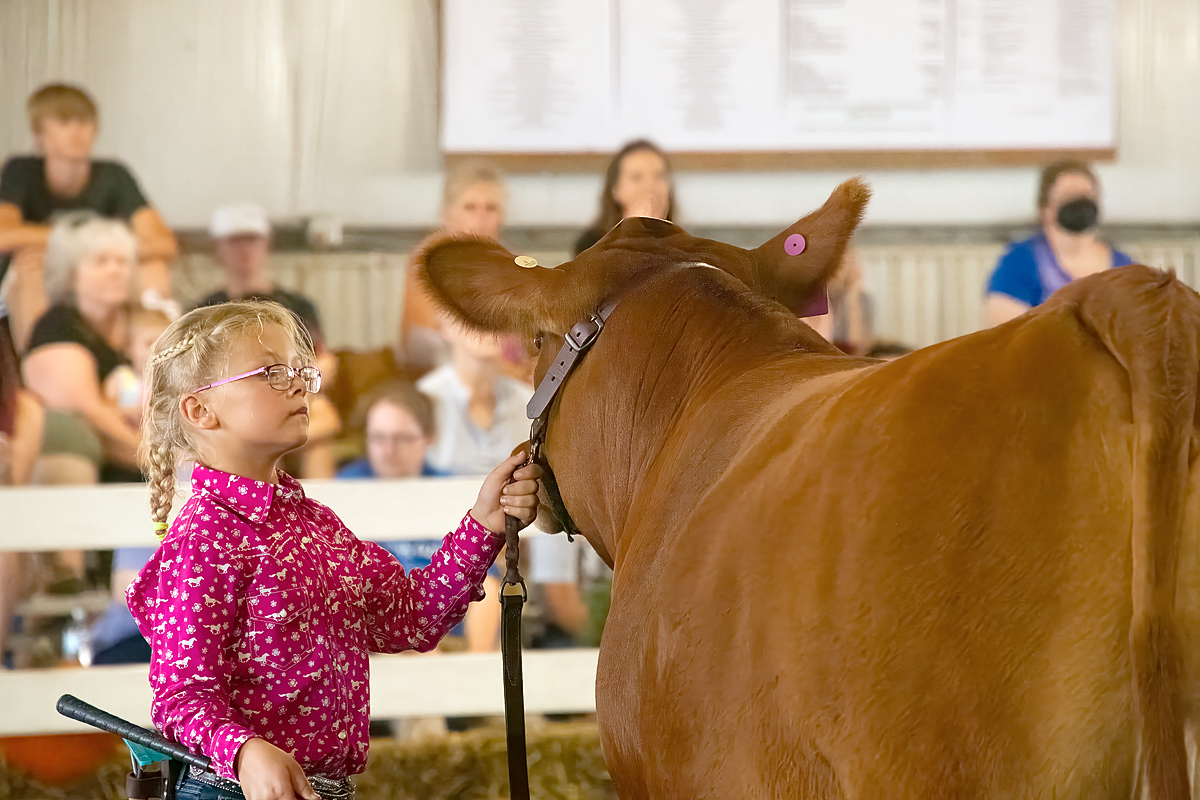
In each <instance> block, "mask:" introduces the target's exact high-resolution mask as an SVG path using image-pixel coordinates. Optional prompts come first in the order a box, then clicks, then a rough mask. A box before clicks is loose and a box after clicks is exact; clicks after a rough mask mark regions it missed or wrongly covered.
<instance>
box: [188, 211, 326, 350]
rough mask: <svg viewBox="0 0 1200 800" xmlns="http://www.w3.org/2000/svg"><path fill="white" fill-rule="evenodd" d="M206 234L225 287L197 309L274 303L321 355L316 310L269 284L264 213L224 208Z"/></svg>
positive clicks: (321, 339) (299, 296)
mask: <svg viewBox="0 0 1200 800" xmlns="http://www.w3.org/2000/svg"><path fill="white" fill-rule="evenodd" d="M208 232H209V235H210V236H212V239H213V248H214V251H215V253H216V256H217V260H218V261H220V262H221V266H222V267H224V268H225V286H224V287H223V288H221V289H218V290H217V291H215V292H213V293H212V294H210V295H209V296H208V297H205V298H204V299H203V300H201V301H200V302H199V303H198V304H197V305H200V306H214V305H216V304H218V303H225V302H228V301H229V300H250V299H257V300H274V301H275V302H276V303H279V304H280V305H281V306H283V307H284V308H286V309H288V310H289V311H291V312H292V313H293V314H295V315H296V316H298V317H299V318H300V320H301V322H303V323H304V326H305V327H306V328H308V332H309V334H310V335H311V336H312V338H313V343H314V344H315V345H316V346H317V352H318V353H320V351H321V348H322V346H323V344H324V339H325V337H324V335H323V334H322V332H321V319H320V316H319V315H318V313H317V307H316V306H315V305H314V304H313V302H312V301H311V300H309V299H308V298H307V297H305V296H304V295H302V294H298V293H296V292H289V291H288V290H287V289H284V288H282V287H280V286H277V285H275V282H274V281H272V280H271V266H270V258H269V256H270V253H271V221H270V220H269V219H268V218H267V210H266V209H265V208H263V207H262V206H259V205H255V204H253V203H230V204H228V205H223V206H221V207H220V208H218V209H217V210H216V211H214V212H213V215H212V224H211V225H210V226H209V229H208Z"/></svg>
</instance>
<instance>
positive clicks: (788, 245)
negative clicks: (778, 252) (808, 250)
mask: <svg viewBox="0 0 1200 800" xmlns="http://www.w3.org/2000/svg"><path fill="white" fill-rule="evenodd" d="M807 246H808V242H806V241H805V240H804V237H803V236H802V235H800V234H798V233H793V234H792V235H791V236H789V237H787V238H786V239H784V240H783V252H785V253H787V254H788V255H789V256H798V255H800V254H801V253H803V252H804V248H805V247H807Z"/></svg>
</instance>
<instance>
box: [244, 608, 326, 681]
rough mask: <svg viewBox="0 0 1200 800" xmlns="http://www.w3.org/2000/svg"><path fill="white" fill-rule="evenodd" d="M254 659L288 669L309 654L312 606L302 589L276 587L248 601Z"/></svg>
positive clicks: (251, 648)
mask: <svg viewBox="0 0 1200 800" xmlns="http://www.w3.org/2000/svg"><path fill="white" fill-rule="evenodd" d="M247 607H248V608H249V611H250V639H251V642H252V643H251V646H250V650H251V652H252V653H253V654H254V659H255V660H256V661H262V662H263V663H266V664H269V665H271V666H273V667H275V668H276V669H289V668H291V667H293V666H295V665H296V663H297V662H298V661H300V659H302V658H304V657H306V656H308V655H309V654H310V653H312V649H313V648H312V630H311V628H312V624H311V617H312V606H311V603H310V602H309V599H308V594H307V593H306V592H305V591H304V590H303V589H298V588H293V589H276V590H275V591H273V592H267V593H266V594H260V595H256V596H254V597H251V598H250V599H249V601H248V602H247Z"/></svg>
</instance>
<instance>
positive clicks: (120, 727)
mask: <svg viewBox="0 0 1200 800" xmlns="http://www.w3.org/2000/svg"><path fill="white" fill-rule="evenodd" d="M55 708H56V709H58V713H60V714H62V715H63V716H64V717H70V718H71V719H73V720H78V721H79V722H82V723H84V724H85V725H91V726H92V727H93V728H99V729H100V730H102V731H108V732H109V733H115V734H116V735H117V736H120V737H121V738H122V739H128V740H129V741H131V742H137V743H138V744H140V745H144V746H146V747H149V748H150V749H152V750H157V751H158V752H160V753H163V754H164V755H168V756H170V757H171V758H174V759H176V760H178V761H183V762H184V763H187V764H194V765H195V766H197V767H200V768H201V769H208V768H209V763H210V762H209V760H208V758H206V757H205V756H202V755H200V754H199V753H193V752H192V751H191V750H188V749H187V748H186V747H184V746H183V745H181V744H179V743H178V742H172V741H171V740H170V739H164V738H163V737H161V736H159V735H158V734H157V733H155V732H154V731H151V730H147V729H146V728H143V727H142V726H140V725H134V724H133V723H132V722H129V721H127V720H123V719H121V718H120V717H116V716H113V715H112V714H110V713H108V712H107V711H101V710H100V709H98V708H96V707H95V706H94V705H92V704H90V703H85V702H83V701H82V700H80V699H79V698H78V697H75V696H74V695H70V694H64V695H63V696H62V697H60V698H58V703H57V704H56V705H55Z"/></svg>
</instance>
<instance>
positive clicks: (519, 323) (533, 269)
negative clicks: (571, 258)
mask: <svg viewBox="0 0 1200 800" xmlns="http://www.w3.org/2000/svg"><path fill="white" fill-rule="evenodd" d="M413 260H414V261H415V262H416V266H417V269H418V270H419V274H420V277H421V280H422V282H423V283H424V284H425V286H426V288H427V289H428V290H429V293H430V295H431V296H432V298H433V300H434V302H435V303H436V304H437V305H438V306H439V307H440V308H441V309H442V310H443V311H445V312H447V313H448V314H450V316H452V317H454V318H455V319H456V320H458V321H459V322H461V323H462V324H464V325H466V326H467V327H469V328H473V329H475V330H481V331H487V332H489V333H509V334H519V335H522V336H526V337H531V336H534V335H536V334H537V333H538V332H540V331H556V332H557V331H561V330H566V329H567V328H570V326H571V325H572V324H574V323H573V322H568V323H567V324H566V327H563V325H562V321H561V320H559V319H558V316H559V315H556V314H555V313H554V306H555V299H556V298H558V297H561V296H562V286H563V285H564V283H565V282H566V278H567V276H566V274H565V273H564V272H561V271H559V270H556V269H546V268H545V267H541V266H537V262H536V261H534V259H532V258H530V257H529V256H517V255H515V254H513V253H510V252H509V251H508V250H506V249H505V248H504V247H502V246H501V245H500V243H499V242H496V241H494V240H492V239H485V238H481V237H477V236H463V235H442V236H436V237H433V238H431V239H429V240H428V241H427V242H426V243H425V244H424V245H423V246H422V247H421V249H419V250H418V251H417V253H416V254H415V255H414V257H413Z"/></svg>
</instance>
